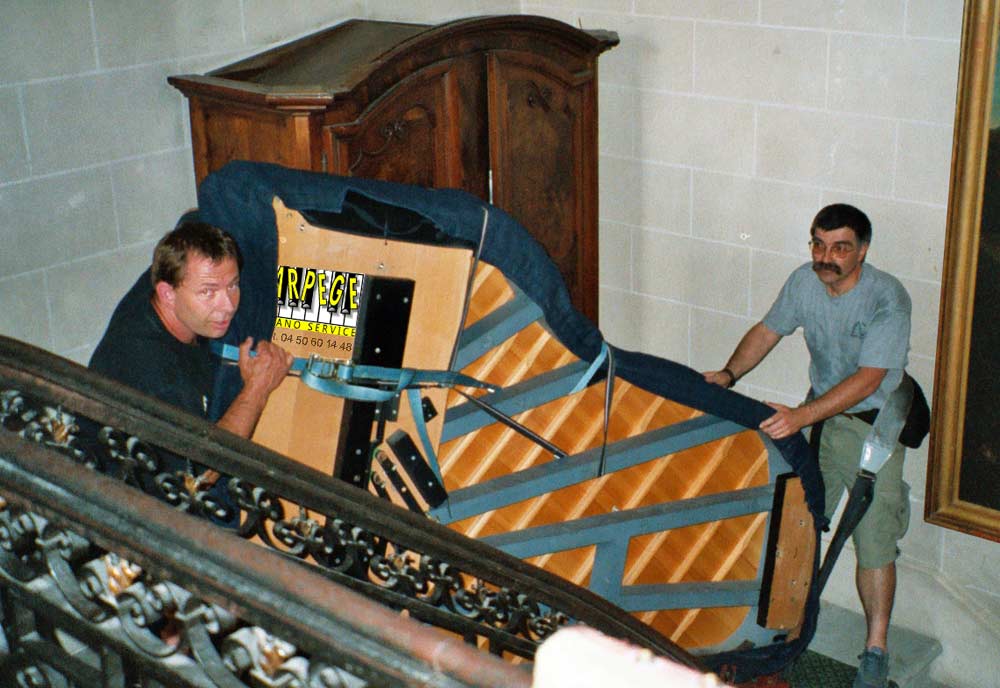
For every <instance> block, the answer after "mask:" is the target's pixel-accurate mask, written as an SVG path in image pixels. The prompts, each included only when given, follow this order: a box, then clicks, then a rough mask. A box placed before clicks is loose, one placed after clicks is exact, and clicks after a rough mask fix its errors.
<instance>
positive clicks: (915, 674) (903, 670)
mask: <svg viewBox="0 0 1000 688" xmlns="http://www.w3.org/2000/svg"><path fill="white" fill-rule="evenodd" d="M865 632H866V627H865V617H864V616H863V615H862V614H859V613H857V612H853V611H851V610H849V609H844V608H843V607H838V606H836V605H833V604H828V603H826V602H820V611H819V623H818V625H817V627H816V635H815V637H814V638H813V641H812V643H811V644H810V645H809V649H810V650H812V651H813V652H818V653H819V654H821V655H825V656H826V657H829V658H831V659H835V660H837V661H838V662H843V663H845V664H850V665H852V666H857V663H858V655H859V654H861V651H862V649H863V645H864V641H865ZM940 654H941V642H940V641H939V640H937V639H936V638H931V637H928V636H925V635H923V634H921V633H918V632H917V631H912V630H910V629H908V628H900V627H897V626H890V627H889V655H890V656H889V678H890V680H892V681H895V682H896V684H897V685H898V686H899V688H933V687H934V686H937V685H938V684H935V683H933V682H932V681H931V679H930V665H931V662H933V661H934V659H935V658H936V657H937V656H938V655H940Z"/></svg>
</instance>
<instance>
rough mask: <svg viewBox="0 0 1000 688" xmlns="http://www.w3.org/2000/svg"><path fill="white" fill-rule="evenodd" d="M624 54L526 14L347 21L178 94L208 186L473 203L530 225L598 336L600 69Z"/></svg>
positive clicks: (186, 85) (601, 34) (598, 34)
mask: <svg viewBox="0 0 1000 688" xmlns="http://www.w3.org/2000/svg"><path fill="white" fill-rule="evenodd" d="M617 43H618V37H617V35H615V34H614V33H612V32H605V31H582V30H579V29H576V28H574V27H572V26H569V25H567V24H564V23H562V22H558V21H555V20H552V19H547V18H544V17H534V16H525V15H512V16H495V17H479V18H474V19H463V20H458V21H453V22H448V23H446V24H441V25H438V26H428V25H419V24H404V23H395V22H382V21H368V20H351V21H348V22H345V23H343V24H339V25H337V26H334V27H331V28H329V29H326V30H323V31H320V32H319V33H315V34H313V35H310V36H307V37H305V38H302V39H299V40H297V41H295V42H292V43H289V44H287V45H284V46H281V47H278V48H275V49H273V50H269V51H267V52H264V53H261V54H260V55H256V56H253V57H250V58H248V59H245V60H242V61H240V62H236V63H234V64H231V65H228V66H226V67H222V68H220V69H217V70H214V71H212V72H210V73H208V74H206V75H182V76H172V77H170V78H169V82H170V84H172V85H173V86H175V87H176V88H177V89H179V90H180V91H181V92H182V93H184V95H185V96H187V98H188V100H189V104H190V113H191V137H192V144H193V151H194V166H195V174H196V179H197V181H198V182H199V183H200V182H201V180H202V179H204V178H205V176H206V175H208V174H209V173H210V172H212V171H213V170H216V169H218V168H219V167H222V166H223V165H224V164H225V163H227V162H229V161H230V160H237V159H239V160H256V161H266V162H275V163H279V164H282V165H286V166H289V167H295V168H300V169H307V170H314V171H323V172H329V173H333V174H340V175H349V176H360V177H371V178H376V179H385V180H391V181H397V182H404V183H409V184H418V185H421V186H428V187H434V188H441V187H452V188H460V189H463V190H465V191H468V192H470V193H472V194H475V195H476V196H479V197H480V198H483V199H485V200H490V201H491V202H492V203H494V204H495V205H497V206H499V207H500V208H503V209H504V210H506V211H507V212H509V213H511V214H512V215H513V216H514V217H515V218H517V219H518V220H519V221H520V222H521V223H522V224H523V225H525V227H527V228H528V230H529V231H530V232H531V233H532V234H533V235H534V236H535V237H536V238H537V239H538V240H539V242H541V244H542V245H543V246H544V247H545V248H546V250H547V251H548V252H549V255H550V256H551V257H552V259H553V260H554V261H555V263H556V265H557V266H558V268H559V270H560V272H561V273H562V275H563V277H564V279H565V281H566V284H567V286H568V288H569V290H570V294H571V296H572V298H573V301H574V304H575V305H576V306H577V308H579V309H580V310H581V311H583V313H585V314H586V315H588V316H589V317H590V318H591V319H592V320H594V321H595V322H596V321H597V304H598V274H597V271H598V250H597V222H598V210H597V196H598V186H597V161H598V153H597V58H598V56H599V55H600V54H601V53H602V52H603V51H605V50H608V49H609V48H611V47H613V46H615V45H617Z"/></svg>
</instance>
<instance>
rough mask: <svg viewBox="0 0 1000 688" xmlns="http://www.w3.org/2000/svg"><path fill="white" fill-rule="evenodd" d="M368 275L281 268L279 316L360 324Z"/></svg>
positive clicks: (336, 323) (279, 269) (279, 273)
mask: <svg viewBox="0 0 1000 688" xmlns="http://www.w3.org/2000/svg"><path fill="white" fill-rule="evenodd" d="M363 284H364V275H363V274H360V273H355V272H337V271H335V270H318V269H315V268H296V267H287V266H284V265H282V266H281V267H279V268H278V312H277V317H278V318H291V319H293V320H302V321H304V322H313V323H322V324H328V325H346V326H351V327H353V326H356V325H357V323H358V310H357V305H358V303H360V301H361V288H362V286H363Z"/></svg>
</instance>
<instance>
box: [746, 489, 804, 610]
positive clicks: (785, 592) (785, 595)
mask: <svg viewBox="0 0 1000 688" xmlns="http://www.w3.org/2000/svg"><path fill="white" fill-rule="evenodd" d="M774 503H775V507H774V511H773V512H772V515H771V533H772V536H771V537H770V538H768V539H769V542H770V544H769V548H768V552H767V558H766V559H765V563H764V579H763V584H762V586H761V593H760V598H761V599H760V605H759V606H760V612H759V614H758V619H757V623H759V624H760V625H761V626H764V627H765V628H774V629H782V630H790V629H794V628H797V627H798V626H799V625H800V624H801V623H802V618H803V614H804V612H805V603H806V597H807V596H808V594H809V587H810V585H811V583H812V568H813V557H814V556H815V553H816V538H815V537H814V534H813V525H812V523H813V520H812V517H811V516H810V515H809V509H808V507H807V506H806V502H805V493H804V491H803V490H802V481H801V480H799V479H798V478H797V477H794V476H792V475H785V476H779V477H778V479H777V482H776V483H775V495H774ZM776 524H777V537H774V534H775V533H774V531H775V525H776Z"/></svg>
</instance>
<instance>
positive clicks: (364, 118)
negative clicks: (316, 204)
mask: <svg viewBox="0 0 1000 688" xmlns="http://www.w3.org/2000/svg"><path fill="white" fill-rule="evenodd" d="M453 67H454V64H453V63H452V61H450V60H449V61H447V62H443V63H439V64H436V65H433V66H431V67H428V68H426V69H423V70H421V71H419V72H417V73H415V74H412V75H411V76H409V77H407V78H406V79H404V80H402V81H401V82H400V83H399V84H397V85H396V86H395V87H393V88H392V89H391V90H389V91H387V92H386V93H385V94H384V95H383V96H382V97H381V98H379V99H378V100H376V101H375V102H374V103H372V104H371V106H370V107H368V108H367V109H366V110H365V111H364V112H363V113H362V114H361V115H360V116H359V117H358V119H357V120H356V121H354V122H350V123H348V124H335V125H331V126H328V127H326V128H325V138H326V141H327V147H328V150H329V159H330V162H331V164H330V165H329V169H328V171H329V172H332V173H334V174H342V175H347V176H354V177H368V178H372V179H386V180H390V181H395V182H402V183H405V184H418V185H420V186H429V187H448V186H460V185H461V182H462V170H461V167H462V166H461V156H460V148H461V145H460V143H461V132H460V129H459V126H458V125H459V123H458V122H457V121H456V120H457V117H456V116H455V115H456V112H457V111H458V110H459V108H460V103H459V83H458V78H457V74H456V70H455V69H453Z"/></svg>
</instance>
